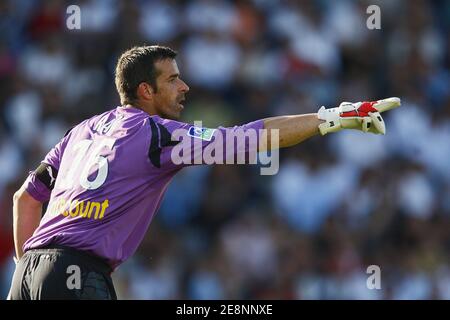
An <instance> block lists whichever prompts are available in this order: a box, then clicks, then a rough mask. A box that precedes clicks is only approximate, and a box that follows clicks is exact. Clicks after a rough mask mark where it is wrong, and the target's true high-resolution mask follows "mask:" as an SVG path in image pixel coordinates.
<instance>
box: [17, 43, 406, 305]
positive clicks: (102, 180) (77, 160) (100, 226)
mask: <svg viewBox="0 0 450 320" xmlns="http://www.w3.org/2000/svg"><path fill="white" fill-rule="evenodd" d="M175 57H176V52H174V51H173V50H171V49H170V48H167V47H161V46H143V47H135V48H132V49H130V50H128V51H126V52H124V53H123V54H122V56H121V57H120V58H119V60H118V63H117V66H116V78H115V82H116V87H117V90H118V92H119V95H120V99H121V106H119V107H116V108H114V109H112V110H110V111H108V112H105V113H103V114H100V115H96V116H94V117H92V118H90V119H87V120H85V121H83V122H81V123H80V124H78V125H77V126H75V127H74V128H72V129H71V130H69V131H68V132H67V133H66V135H65V136H64V137H63V138H62V139H61V141H60V142H59V143H58V144H57V145H56V146H55V147H54V148H53V149H52V150H50V151H49V153H48V154H47V155H46V157H45V158H44V159H43V161H42V162H41V163H40V165H39V166H38V167H37V169H36V170H34V171H33V172H31V173H30V174H29V176H28V178H27V179H26V181H25V182H24V184H23V185H22V187H21V188H20V189H19V190H18V191H17V192H16V193H15V195H14V204H13V215H14V224H13V228H14V243H15V252H16V256H15V259H16V260H17V264H16V270H15V272H14V276H13V279H12V284H11V289H10V294H9V298H10V299H15V300H20V299H116V298H117V297H116V293H115V290H114V285H113V283H112V280H111V273H112V272H113V271H114V269H115V268H117V266H119V265H120V264H121V263H123V262H124V261H126V260H127V259H128V258H129V257H130V256H131V255H133V253H134V252H135V251H136V249H137V248H138V246H139V244H140V242H141V241H142V239H143V237H144V235H145V233H146V231H147V228H148V226H149V224H150V222H151V221H152V219H153V217H154V215H155V213H156V212H157V211H158V209H159V206H160V203H161V199H162V197H163V195H164V193H165V191H166V189H167V186H168V184H169V183H170V181H171V179H172V178H173V176H174V175H175V174H176V173H177V172H179V170H181V169H182V168H183V167H184V166H186V165H185V164H176V163H174V161H172V158H171V152H172V150H173V149H174V148H175V147H176V146H177V145H178V143H179V142H180V141H175V140H176V139H173V138H174V132H175V130H179V129H183V130H184V132H185V136H184V139H183V143H184V142H185V141H187V142H192V141H194V143H193V144H189V145H190V146H193V147H192V148H193V149H195V148H200V149H201V150H203V149H206V148H210V147H211V146H214V144H218V143H219V140H218V139H216V138H217V137H218V135H219V134H227V133H230V132H231V133H233V132H235V131H237V130H241V131H242V132H244V133H245V132H246V131H249V130H261V129H269V130H270V129H278V130H279V141H277V142H278V145H279V147H281V148H283V147H288V146H293V145H296V144H298V143H300V142H302V141H304V140H305V139H308V138H309V137H312V136H314V135H317V134H319V133H320V134H322V135H326V134H328V133H332V132H337V131H339V130H343V129H354V130H361V131H363V132H370V133H375V134H384V133H385V124H384V121H383V118H382V116H381V114H380V113H381V112H384V111H386V110H389V109H392V108H394V107H397V106H399V105H400V100H399V99H398V98H389V99H385V100H380V101H374V102H358V103H348V102H345V103H342V104H340V105H339V107H336V108H331V109H325V108H324V107H322V108H320V109H319V111H318V113H312V114H304V115H290V116H279V117H272V118H267V119H262V120H256V121H254V122H251V123H248V124H245V125H242V126H235V127H232V128H224V127H219V128H216V129H205V130H204V128H196V127H194V126H192V125H190V124H187V123H183V122H179V121H178V119H180V115H181V112H182V110H183V108H184V107H183V105H182V102H183V101H184V99H185V95H186V93H187V92H188V91H189V87H188V86H187V85H186V83H185V82H183V80H181V78H180V73H179V70H178V67H177V64H176V61H175ZM195 141H197V142H200V144H198V143H195ZM263 142H264V141H263ZM272 144H273V143H272V142H271V141H270V140H269V141H268V143H267V144H265V145H261V147H260V150H259V151H262V150H264V149H268V148H269V149H270V148H272ZM273 145H275V144H273ZM240 148H241V150H239V148H237V150H234V151H233V153H234V154H232V156H234V155H235V154H237V153H239V152H245V153H246V152H249V151H251V150H249V149H250V146H249V145H247V144H244V145H243V146H241V147H240ZM190 151H191V153H194V154H195V150H192V149H191V150H190ZM227 151H228V150H227ZM223 156H224V157H228V156H230V155H229V154H228V155H226V154H224V155H223ZM47 201H49V203H48V206H47V209H46V212H45V214H44V215H43V216H42V217H41V211H42V205H43V203H45V202H47Z"/></svg>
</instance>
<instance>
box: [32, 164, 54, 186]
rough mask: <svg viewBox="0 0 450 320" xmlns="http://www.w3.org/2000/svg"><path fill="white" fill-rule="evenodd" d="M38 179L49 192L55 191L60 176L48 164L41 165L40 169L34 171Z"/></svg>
mask: <svg viewBox="0 0 450 320" xmlns="http://www.w3.org/2000/svg"><path fill="white" fill-rule="evenodd" d="M34 173H35V174H36V178H38V179H39V181H41V182H42V183H43V184H45V186H46V187H47V188H48V189H49V190H53V188H54V187H55V181H56V177H57V176H58V170H56V169H55V168H54V167H52V166H51V165H49V164H47V163H41V164H40V165H39V167H37V168H36V170H34Z"/></svg>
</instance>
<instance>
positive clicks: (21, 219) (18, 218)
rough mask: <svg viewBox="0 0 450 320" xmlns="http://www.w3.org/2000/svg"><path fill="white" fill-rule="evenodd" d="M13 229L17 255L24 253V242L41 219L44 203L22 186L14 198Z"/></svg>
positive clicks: (18, 256) (20, 255)
mask: <svg viewBox="0 0 450 320" xmlns="http://www.w3.org/2000/svg"><path fill="white" fill-rule="evenodd" d="M13 203H14V204H13V217H14V220H13V230H14V246H15V249H16V257H17V258H18V259H20V257H22V255H23V249H22V247H23V244H24V243H25V242H26V241H27V240H28V239H29V238H30V237H31V236H32V235H33V233H34V231H35V230H36V228H37V227H38V226H39V222H40V221H41V212H42V203H41V202H40V201H37V200H36V199H34V198H33V197H32V196H31V195H30V194H29V193H28V191H26V190H25V187H24V186H22V187H21V188H20V189H19V190H18V191H17V192H16V193H15V194H14V200H13Z"/></svg>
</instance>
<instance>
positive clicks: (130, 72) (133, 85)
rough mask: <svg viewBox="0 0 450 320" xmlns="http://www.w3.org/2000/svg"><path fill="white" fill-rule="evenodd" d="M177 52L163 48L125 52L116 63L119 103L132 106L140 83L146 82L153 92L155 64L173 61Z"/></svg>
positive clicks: (151, 47) (156, 75)
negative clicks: (166, 60)
mask: <svg viewBox="0 0 450 320" xmlns="http://www.w3.org/2000/svg"><path fill="white" fill-rule="evenodd" d="M176 56H177V52H176V51H174V50H172V49H170V48H168V47H163V46H141V47H133V48H131V49H129V50H127V51H125V52H124V53H123V54H122V55H121V56H120V58H119V60H118V61H117V65H116V72H115V82H116V88H117V91H118V92H119V96H120V103H121V104H122V105H125V104H133V103H134V102H135V101H136V100H137V94H136V90H137V87H138V86H139V84H140V83H142V82H146V83H148V84H149V85H151V86H152V88H153V90H155V92H156V91H157V90H158V88H157V87H156V78H157V77H158V76H159V73H158V70H156V68H155V62H157V61H161V60H164V59H175V57H176Z"/></svg>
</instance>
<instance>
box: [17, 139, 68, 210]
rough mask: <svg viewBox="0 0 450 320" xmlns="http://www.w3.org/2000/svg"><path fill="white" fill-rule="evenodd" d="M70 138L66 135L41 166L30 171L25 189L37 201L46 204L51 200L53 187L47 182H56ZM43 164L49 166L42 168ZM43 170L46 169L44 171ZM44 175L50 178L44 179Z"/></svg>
mask: <svg viewBox="0 0 450 320" xmlns="http://www.w3.org/2000/svg"><path fill="white" fill-rule="evenodd" d="M69 136H70V133H69V132H68V133H66V135H65V136H64V137H63V139H61V141H59V142H58V144H56V145H55V146H54V147H53V148H52V149H51V150H50V151H49V152H48V153H47V155H46V156H45V157H44V160H42V162H41V165H40V166H39V167H38V168H37V169H36V170H35V171H30V173H29V175H28V178H27V179H26V180H25V189H26V190H27V192H28V193H29V194H30V195H31V196H32V197H33V198H34V199H36V200H37V201H40V202H46V201H48V200H49V199H50V194H51V187H50V186H49V184H48V183H45V182H46V181H49V182H51V183H54V181H56V178H57V176H58V170H59V166H60V163H61V158H62V154H63V152H64V150H65V148H66V145H67V142H68V139H69ZM42 164H45V165H47V166H42ZM42 168H44V169H43V170H42ZM46 169H47V170H46ZM44 175H47V176H48V177H44Z"/></svg>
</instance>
